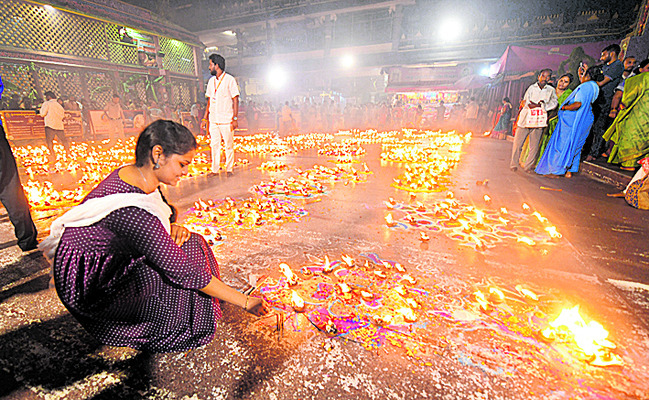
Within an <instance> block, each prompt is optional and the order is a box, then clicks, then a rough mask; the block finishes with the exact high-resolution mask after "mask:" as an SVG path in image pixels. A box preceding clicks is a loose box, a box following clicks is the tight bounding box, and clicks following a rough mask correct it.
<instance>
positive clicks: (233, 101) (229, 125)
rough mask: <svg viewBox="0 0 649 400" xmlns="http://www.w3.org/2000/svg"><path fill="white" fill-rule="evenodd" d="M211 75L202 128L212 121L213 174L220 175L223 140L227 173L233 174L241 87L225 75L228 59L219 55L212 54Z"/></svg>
mask: <svg viewBox="0 0 649 400" xmlns="http://www.w3.org/2000/svg"><path fill="white" fill-rule="evenodd" d="M209 58H210V73H211V74H212V75H213V76H212V77H211V78H210V80H209V81H208V82H207V89H206V90H205V97H207V107H206V108H205V117H204V118H203V121H202V123H201V128H203V129H205V127H206V125H207V124H208V122H209V132H210V147H211V148H212V173H218V172H219V169H220V165H221V139H222V140H223V142H224V143H225V170H226V173H227V176H231V175H232V168H233V167H234V130H235V129H237V127H238V126H239V123H238V121H237V115H238V114H239V94H240V93H239V87H238V86H237V81H236V80H235V79H234V77H233V76H232V75H230V74H226V73H225V59H224V58H223V57H222V56H220V55H218V54H211V55H210V57H209Z"/></svg>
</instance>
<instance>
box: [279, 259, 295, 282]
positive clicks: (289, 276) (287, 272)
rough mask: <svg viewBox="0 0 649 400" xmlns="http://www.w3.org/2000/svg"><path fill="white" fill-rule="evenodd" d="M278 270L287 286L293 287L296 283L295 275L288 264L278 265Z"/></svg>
mask: <svg viewBox="0 0 649 400" xmlns="http://www.w3.org/2000/svg"><path fill="white" fill-rule="evenodd" d="M279 269H280V271H281V272H282V273H283V274H284V276H285V277H286V280H287V281H288V284H289V285H290V286H293V285H295V284H296V283H297V279H298V278H297V275H295V274H294V273H293V271H291V267H289V266H288V264H286V263H281V264H279Z"/></svg>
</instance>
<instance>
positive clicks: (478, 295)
mask: <svg viewBox="0 0 649 400" xmlns="http://www.w3.org/2000/svg"><path fill="white" fill-rule="evenodd" d="M473 295H474V296H475V300H476V301H477V302H478V304H479V305H480V309H481V310H483V311H487V308H488V307H489V302H488V301H487V299H486V298H485V295H484V293H482V292H481V291H479V290H477V291H475V292H474V293H473Z"/></svg>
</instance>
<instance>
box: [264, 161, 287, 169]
mask: <svg viewBox="0 0 649 400" xmlns="http://www.w3.org/2000/svg"><path fill="white" fill-rule="evenodd" d="M259 169H260V170H262V171H284V170H287V169H288V165H286V163H285V162H284V161H266V162H264V163H262V164H261V165H260V166H259Z"/></svg>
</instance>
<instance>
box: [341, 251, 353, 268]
mask: <svg viewBox="0 0 649 400" xmlns="http://www.w3.org/2000/svg"><path fill="white" fill-rule="evenodd" d="M341 258H342V259H343V262H344V263H345V264H347V266H348V267H352V266H354V259H353V258H351V257H350V256H348V255H346V254H343V255H342V256H341Z"/></svg>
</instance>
